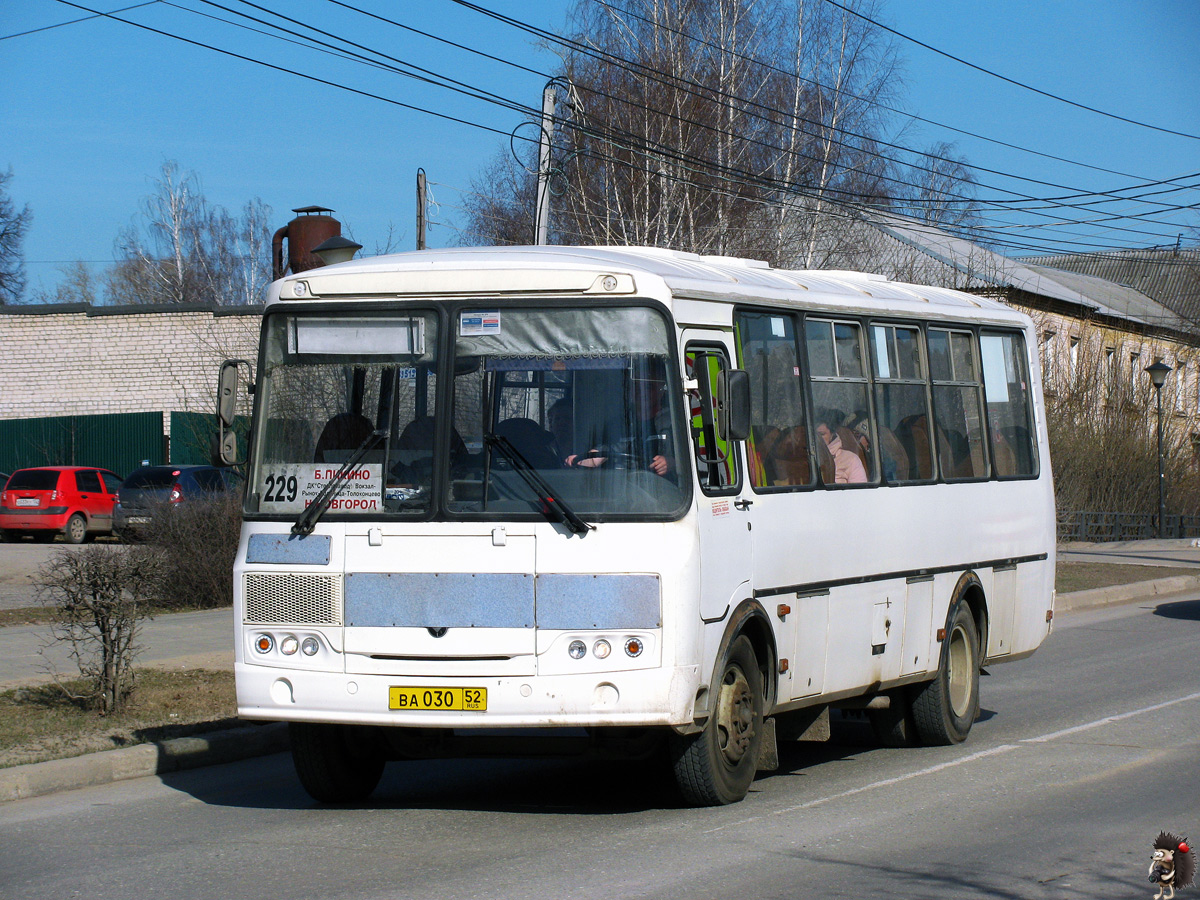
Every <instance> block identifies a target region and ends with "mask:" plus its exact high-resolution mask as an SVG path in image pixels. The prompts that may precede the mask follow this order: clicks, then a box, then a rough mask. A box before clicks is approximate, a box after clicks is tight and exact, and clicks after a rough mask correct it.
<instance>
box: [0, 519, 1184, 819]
mask: <svg viewBox="0 0 1200 900" xmlns="http://www.w3.org/2000/svg"><path fill="white" fill-rule="evenodd" d="M1059 559H1060V560H1061V561H1062V562H1110V563H1135V564H1141V565H1154V566H1177V567H1179V568H1180V570H1181V571H1180V574H1179V575H1177V576H1174V577H1171V578H1161V579H1158V580H1155V581H1140V582H1133V583H1131V584H1119V585H1113V586H1111V587H1103V588H1096V589H1094V590H1088V591H1077V592H1075V593H1071V594H1060V595H1059V596H1058V597H1057V601H1056V609H1057V611H1058V612H1059V613H1060V614H1061V613H1069V612H1072V611H1077V610H1081V609H1089V608H1094V607H1098V606H1112V605H1117V604H1120V603H1128V602H1131V601H1133V600H1140V599H1144V598H1150V597H1158V596H1165V595H1168V594H1178V593H1182V592H1185V591H1189V590H1200V546H1192V542H1191V541H1188V540H1167V541H1129V542H1124V543H1120V544H1078V543H1076V544H1065V545H1063V546H1061V547H1060V548H1059ZM1188 570H1193V571H1188ZM143 627H144V630H143V633H142V644H143V646H144V647H145V650H144V652H143V653H142V655H141V656H140V657H139V663H140V664H141V665H152V666H171V665H180V666H188V667H199V666H203V667H206V668H232V667H233V646H232V645H233V613H232V610H229V609H220V610H210V611H206V612H198V613H176V614H174V615H169V616H160V617H159V618H157V619H154V620H151V621H148V622H146V623H145V624H144V626H143ZM45 633H46V629H45V628H44V627H41V628H37V627H26V626H17V627H12V628H0V690H6V689H8V688H11V687H14V686H17V685H20V684H29V683H31V682H34V683H36V682H38V681H44V680H46V678H47V677H48V676H47V675H45V674H43V670H42V669H40V668H39V664H41V663H43V662H44V659H43V657H41V656H39V655H38V648H39V647H40V646H41V642H42V637H41V636H42V635H44V634H45ZM63 661H64V660H59V661H58V662H59V664H60V666H61V663H62V662H63ZM287 747H288V744H287V728H286V726H285V725H283V724H281V723H270V724H265V725H250V726H247V727H245V728H237V729H233V730H231V731H224V732H213V733H210V734H206V735H198V736H195V737H187V738H178V739H176V740H173V741H164V742H162V743H160V744H143V745H141V746H138V747H129V748H125V749H121V750H107V751H104V752H101V753H92V754H88V755H86V756H78V757H73V758H71V759H60V760H52V761H50V762H43V763H34V764H32V765H25V766H13V767H10V768H6V769H0V802H4V801H6V800H18V799H24V798H28V797H37V796H42V795H45V794H52V793H56V792H58V791H65V790H73V789H75V788H80V787H87V786H90V785H97V784H106V783H108V782H111V781H120V780H123V779H126V778H140V777H144V776H146V775H161V774H165V773H167V772H172V771H176V770H179V769H187V768H197V767H200V766H207V765H215V764H217V763H223V762H233V761H235V760H238V759H245V758H247V757H251V756H260V755H264V754H268V753H278V752H282V751H284V750H286V749H287Z"/></svg>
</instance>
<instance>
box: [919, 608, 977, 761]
mask: <svg viewBox="0 0 1200 900" xmlns="http://www.w3.org/2000/svg"><path fill="white" fill-rule="evenodd" d="M912 711H913V720H914V722H915V724H916V726H917V733H918V734H919V735H920V737H921V743H923V744H927V745H945V744H958V743H961V742H962V741H964V740H966V738H967V734H968V733H970V731H971V725H972V724H973V723H974V722H975V717H976V715H978V713H979V629H978V628H976V626H975V617H974V616H972V615H971V610H970V608H969V607H968V606H967V604H966V603H962V602H959V603H958V604H957V606H955V608H954V615H953V616H952V617H951V619H950V623H949V625H948V627H947V628H946V639H945V640H944V641H943V643H942V655H941V662H940V663H939V665H938V671H937V677H936V678H934V679H933V681H931V682H929V683H928V684H926V685H923V686H922V687H921V688H920V689H919V690H918V691H917V692H916V694H915V695H914V696H913V701H912Z"/></svg>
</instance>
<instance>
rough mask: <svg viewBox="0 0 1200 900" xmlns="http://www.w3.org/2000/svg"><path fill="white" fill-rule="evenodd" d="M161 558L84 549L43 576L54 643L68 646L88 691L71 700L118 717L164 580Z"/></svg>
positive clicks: (60, 556) (53, 562) (59, 557)
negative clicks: (150, 605)
mask: <svg viewBox="0 0 1200 900" xmlns="http://www.w3.org/2000/svg"><path fill="white" fill-rule="evenodd" d="M159 565H160V563H159V555H158V554H157V553H156V552H155V551H153V550H152V549H150V548H147V547H129V548H125V547H100V546H93V547H85V548H83V549H81V550H76V551H69V550H64V551H60V552H59V553H56V554H54V556H52V557H51V558H50V560H49V562H47V563H46V564H45V565H44V566H42V568H41V569H40V570H39V572H38V581H39V588H38V593H39V595H40V596H41V598H42V599H43V600H45V601H48V605H50V606H51V607H52V609H53V610H54V624H53V625H52V632H51V633H52V638H51V640H52V643H61V644H65V645H66V646H67V647H68V648H69V653H70V656H71V659H72V660H73V661H74V662H75V664H76V665H77V667H78V669H79V674H80V675H81V676H82V677H83V680H84V683H85V684H86V685H87V686H88V687H87V689H86V690H85V691H84V692H83V693H82V694H81V693H80V692H79V689H78V687H77V685H78V682H75V685H76V686H75V687H68V686H67V685H66V683H65V681H63V679H61V678H58V677H57V673H55V675H56V680H57V681H58V684H59V686H60V687H62V688H63V690H64V691H66V692H67V693H68V694H69V695H70V696H71V697H73V698H75V699H83V700H86V701H87V702H88V703H89V704H91V705H94V706H95V707H97V708H98V709H99V710H100V711H101V712H102V713H104V714H106V715H107V714H111V713H116V712H119V711H120V710H121V708H122V707H123V706H124V705H125V702H126V700H127V699H128V697H129V694H130V693H131V692H132V690H133V680H134V672H133V661H134V659H135V657H136V656H137V653H138V651H139V649H140V648H139V647H138V645H137V637H138V631H139V627H140V623H141V620H142V618H143V617H144V616H145V615H146V611H147V605H146V601H147V598H148V597H149V596H150V595H151V593H152V592H153V591H154V586H155V584H156V582H157V581H158V577H159Z"/></svg>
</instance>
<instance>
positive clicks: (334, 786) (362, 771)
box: [288, 722, 385, 803]
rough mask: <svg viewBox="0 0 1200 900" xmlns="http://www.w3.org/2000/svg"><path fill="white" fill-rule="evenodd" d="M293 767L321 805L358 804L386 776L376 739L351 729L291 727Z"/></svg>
mask: <svg viewBox="0 0 1200 900" xmlns="http://www.w3.org/2000/svg"><path fill="white" fill-rule="evenodd" d="M288 738H289V740H290V742H291V745H292V763H293V764H294V765H295V767H296V775H297V776H299V778H300V784H301V785H302V786H303V787H304V790H306V791H307V792H308V795H309V796H310V797H312V798H313V799H314V800H317V801H319V802H321V803H357V802H358V801H360V800H365V799H367V797H369V796H371V792H372V791H373V790H375V787H376V786H377V785H378V784H379V779H380V777H382V775H383V766H384V762H385V760H384V756H383V753H382V752H380V748H379V746H378V743H377V740H376V738H375V735H373V734H372V733H371V732H370V731H369V730H368V729H366V728H356V727H354V726H352V725H318V724H315V723H312V722H290V723H288Z"/></svg>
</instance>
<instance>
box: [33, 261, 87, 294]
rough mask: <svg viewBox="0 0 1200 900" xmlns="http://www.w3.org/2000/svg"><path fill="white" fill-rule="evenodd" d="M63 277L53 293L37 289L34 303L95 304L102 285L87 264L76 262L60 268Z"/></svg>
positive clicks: (59, 271)
mask: <svg viewBox="0 0 1200 900" xmlns="http://www.w3.org/2000/svg"><path fill="white" fill-rule="evenodd" d="M58 273H59V275H60V276H61V278H60V279H59V282H58V284H56V285H55V286H54V290H53V291H49V290H46V289H45V288H35V289H34V292H33V297H32V298H31V299H32V301H33V302H34V303H39V304H46V303H86V304H88V305H91V304H94V303H95V302H96V300H97V296H98V291H99V289H100V285H99V283H98V282H97V279H96V276H94V275H93V274H92V270H91V269H90V268H88V265H87V263H85V262H83V261H82V260H76V261H75V262H73V263H66V264H64V265H61V266H59V267H58Z"/></svg>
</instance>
